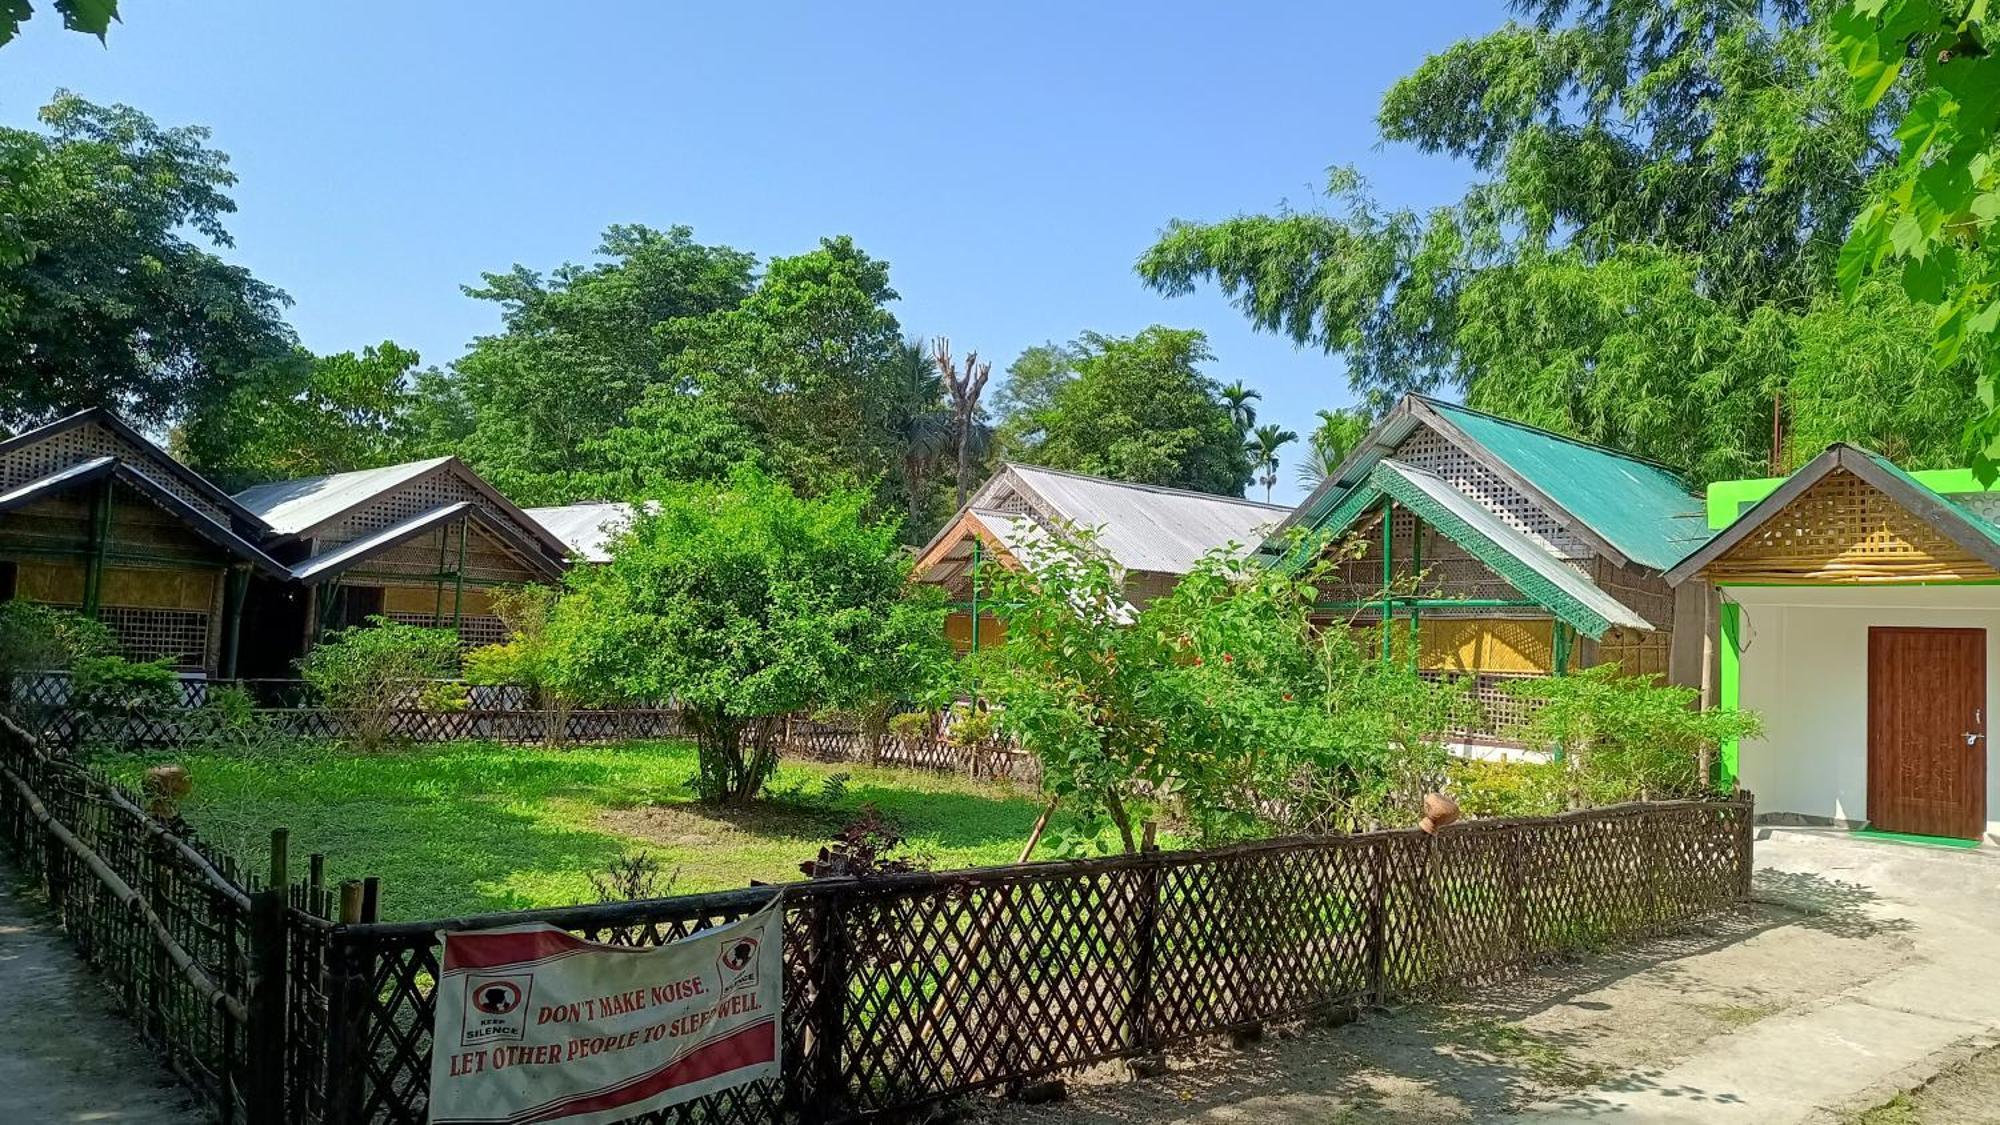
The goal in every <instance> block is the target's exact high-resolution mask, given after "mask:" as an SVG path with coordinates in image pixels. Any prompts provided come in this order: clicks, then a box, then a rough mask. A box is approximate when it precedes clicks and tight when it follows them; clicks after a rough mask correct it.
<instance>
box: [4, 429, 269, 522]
mask: <svg viewBox="0 0 2000 1125" xmlns="http://www.w3.org/2000/svg"><path fill="white" fill-rule="evenodd" d="M98 457H116V458H118V459H119V460H120V461H123V462H125V463H126V464H127V465H129V466H131V467H132V468H134V469H137V470H139V471H140V472H142V473H145V474H146V475H147V476H148V477H149V478H151V479H152V480H153V481H154V482H156V483H157V484H159V486H160V487H161V488H164V489H166V490H167V491H168V492H171V493H173V494H174V495H175V496H178V497H180V498H181V499H182V500H185V501H187V502H188V503H189V504H192V505H194V509H195V511H198V512H201V513H203V514H205V515H208V516H210V517H212V518H213V519H214V520H215V521H216V522H217V523H220V524H222V525H223V526H224V527H227V526H229V513H227V512H225V511H223V510H222V508H221V507H220V506H219V505H217V504H216V503H215V502H214V501H213V500H210V499H209V498H208V497H206V496H204V495H202V494H201V493H200V492H198V491H196V490H195V489H193V488H191V487H189V486H188V484H187V483H186V482H185V481H183V480H181V478H180V477H179V476H177V475H176V474H175V473H174V472H172V471H171V470H170V469H169V468H167V466H166V465H164V464H162V462H163V461H166V460H168V458H167V455H166V454H165V453H164V452H162V451H161V450H159V449H156V448H154V447H152V446H150V445H135V444H133V443H132V442H130V441H127V440H126V439H125V438H123V437H121V436H119V435H118V434H116V433H113V432H112V431H110V430H108V429H106V428H105V427H103V426H100V425H98V424H97V423H96V422H85V423H83V424H82V425H78V426H71V427H69V428H68V429H65V430H60V431H58V432H56V433H53V434H50V435H48V436H47V437H45V438H43V439H41V440H40V441H35V442H30V443H28V444H27V445H24V446H22V447H21V448H19V449H15V450H10V451H9V452H8V453H7V454H6V455H5V456H4V457H0V491H5V490H7V489H14V488H19V487H21V486H22V485H24V484H31V483H33V482H35V481H38V480H41V479H42V478H43V477H46V476H48V475H50V474H51V473H56V472H60V471H62V470H63V469H67V468H69V467H70V466H71V465H75V464H78V463H80V462H84V461H89V460H93V459H95V458H98Z"/></svg>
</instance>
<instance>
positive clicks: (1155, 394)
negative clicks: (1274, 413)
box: [1001, 325, 1251, 496]
mask: <svg viewBox="0 0 2000 1125" xmlns="http://www.w3.org/2000/svg"><path fill="white" fill-rule="evenodd" d="M1213 358H1214V357H1213V356H1212V355H1211V354H1210V352H1209V350H1208V339H1207V337H1205V336H1203V335H1202V334H1201V333H1200V332H1198V331H1194V330H1192V329H1174V328H1164V327H1161V326H1158V325H1155V326H1153V327H1151V328H1148V329H1146V330H1145V331H1143V332H1141V333H1139V334H1138V335H1137V336H1132V337H1125V338H1120V337H1114V336H1101V335H1098V334H1096V333H1091V334H1088V335H1085V336H1084V337H1083V338H1082V339H1081V340H1079V341H1077V342H1076V343H1075V344H1074V345H1072V346H1071V347H1070V348H1068V349H1066V350H1065V351H1064V352H1062V353H1061V359H1062V360H1063V365H1062V366H1060V367H1058V366H1056V364H1055V362H1054V360H1055V359H1056V357H1055V356H1052V355H1048V354H1046V353H1044V354H1040V355H1037V356H1036V366H1037V367H1043V366H1046V368H1047V370H1046V371H1037V377H1038V378H1040V379H1043V380H1044V381H1045V386H1044V388H1042V389H1045V391H1046V393H1037V394H1036V396H1035V397H1034V398H1032V399H1028V400H1026V401H1028V402H1029V403H1030V405H1029V406H1028V407H1027V411H1028V412H1027V413H1024V414H1021V415H1016V416H1014V417H1011V418H1003V420H1002V422H1001V428H1002V431H1003V432H1006V433H1011V434H1012V435H1013V441H1014V444H1013V445H1012V446H1011V447H1010V449H1009V455H1010V456H1015V457H1019V458H1020V459H1022V460H1026V461H1032V462H1035V463H1037V464H1040V465H1046V466H1048V467H1049V468H1053V469H1070V470H1073V471H1076V472H1081V473H1091V474H1093V475H1097V476H1106V477H1112V478H1115V479H1118V480H1126V481H1133V482H1135V483H1139V484H1160V485H1168V486H1172V487H1176V488H1189V489H1194V490H1196V491H1200V492H1213V493H1218V494H1222V495H1228V496H1241V495H1242V494H1243V487H1244V485H1246V484H1247V483H1249V480H1250V473H1251V465H1250V455H1249V453H1248V452H1247V451H1246V450H1245V449H1244V445H1243V437H1242V435H1241V434H1240V433H1239V432H1238V431H1237V429H1236V424H1235V422H1234V421H1233V420H1232V419H1231V418H1230V413H1229V407H1228V406H1227V405H1226V404H1225V403H1224V402H1223V400H1222V391H1221V388H1220V386H1218V385H1217V384H1216V382H1215V380H1213V379H1211V378H1209V377H1208V376H1207V375H1204V374H1203V373H1202V371H1201V365H1202V364H1204V363H1207V362H1208V361H1209V360H1211V359H1213ZM1025 359H1026V357H1024V360H1025ZM1015 366H1016V367H1017V368H1018V367H1020V366H1021V363H1020V362H1017V363H1016V365H1015ZM1072 371H1073V374H1071V372H1072ZM1012 382H1013V381H1012V380H1010V388H1009V389H1010V390H1011V389H1013V388H1012ZM1017 401H1018V400H1017Z"/></svg>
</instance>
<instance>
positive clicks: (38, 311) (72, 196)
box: [0, 92, 292, 427]
mask: <svg viewBox="0 0 2000 1125" xmlns="http://www.w3.org/2000/svg"><path fill="white" fill-rule="evenodd" d="M40 119H41V123H42V126H43V131H36V130H31V129H0V369H4V372H5V374H4V375H0V425H5V426H9V427H21V426H25V425H30V424H34V423H38V422H42V421H46V420H48V419H49V418H50V417H52V416H54V415H57V414H61V413H64V412H67V411H71V410H77V409H81V408H83V407H88V406H111V407H113V408H115V409H118V410H120V411H122V412H124V413H126V414H128V415H130V416H132V417H135V418H138V419H141V420H144V421H147V422H176V421H180V420H182V419H184V418H187V417H189V416H190V415H194V414H197V413H199V412H200V411H202V410H204V409H209V408H212V407H214V406H215V405H216V404H218V403H219V402H221V401H222V400H223V399H225V398H226V397H227V395H228V393H229V390H230V388H231V386H232V385H233V383H234V382H235V380H236V379H237V378H238V377H240V376H241V375H242V374H243V373H244V372H245V371H247V370H249V369H250V368H251V367H253V366H254V365H256V364H257V363H259V362H260V361H263V360H266V359H270V358H273V357H276V356H281V355H284V354H285V353H287V352H288V351H289V350H290V348H291V346H292V335H291V330H290V329H289V328H288V327H287V326H286V325H285V323H284V320H283V319H282V310H283V307H284V305H285V304H286V303H287V298H286V297H285V295H284V294H283V293H281V292H279V291H278V290H276V289H274V288H272V287H271V286H269V285H266V284H264V283H263V282H260V281H258V280H257V279H256V278H254V277H252V276H251V275H250V273H249V271H247V270H245V269H243V268H241V267H239V266H233V265H230V264H229V263H228V262H225V261H223V260H222V259H221V258H220V257H217V256H216V254H215V253H214V252H213V251H212V250H211V249H208V248H207V247H210V246H212V247H227V246H229V245H230V237H229V231H228V228H227V227H225V226H224V225H223V220H224V218H225V217H226V216H227V215H229V214H230V213H232V212H233V211H235V209H236V205H235V203H234V202H233V201H232V200H231V199H230V197H229V194H228V191H229V188H230V187H231V186H232V185H234V184H235V182H236V176H235V174H234V173H232V172H231V171H230V170H229V158H228V157H227V156H225V155H224V154H223V153H221V152H219V151H217V150H216V149H214V148H211V147H210V146H209V144H208V138H209V134H208V130H206V129H202V128H198V127H181V128H163V127H161V126H160V125H158V124H156V123H154V121H153V120H152V119H151V118H149V117H147V116H146V115H145V114H143V113H140V112H139V111H137V110H135V109H132V108H130V107H127V106H100V105H94V104H92V103H90V102H87V101H85V100H83V99H82V98H79V97H77V96H76V95H74V94H70V93H66V92H62V93H58V94H57V95H56V97H55V99H54V100H53V101H51V102H50V103H49V104H48V105H46V106H44V107H43V108H42V110H41V113H40ZM203 243H206V246H204V245H203Z"/></svg>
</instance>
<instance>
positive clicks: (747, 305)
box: [660, 237, 902, 492]
mask: <svg viewBox="0 0 2000 1125" xmlns="http://www.w3.org/2000/svg"><path fill="white" fill-rule="evenodd" d="M895 299H896V291H895V290H894V289H892V288H890V287H889V267H888V263H886V262H883V261H880V260H879V259H876V258H871V257H869V256H868V255H867V254H866V253H865V252H863V251H862V250H861V249H860V248H859V247H857V246H856V245H854V241H853V240H852V239H850V238H846V237H841V238H828V239H822V240H821V242H820V245H819V248H818V249H816V250H813V251H811V252H809V253H806V254H800V255H797V256H795V257H790V258H776V259H773V260H772V261H771V263H770V266H769V267H768V268H767V269H766V270H765V273H764V276H763V278H762V280H761V281H760V282H759V283H758V285H757V287H756V290H755V291H754V292H752V293H751V294H750V295H749V296H748V297H746V298H745V299H744V300H743V301H742V302H741V303H740V304H738V305H736V306H734V307H731V308H727V309H723V310H720V311H717V312H712V313H710V314H708V315H706V316H701V317H689V318H683V319H681V320H677V321H675V322H673V323H671V324H669V325H667V326H666V327H665V328H664V329H663V330H662V332H661V335H660V338H661V340H662V342H663V343H664V344H665V345H666V346H667V347H669V348H671V349H672V350H673V351H674V353H675V355H674V360H673V367H674V370H675V371H676V372H677V373H678V377H679V378H680V380H681V381H682V382H683V383H684V384H686V385H690V386H693V387H695V388H697V389H698V390H699V391H700V393H701V394H702V395H703V396H705V397H709V398H712V399H713V400H714V401H715V402H716V403H717V404H718V405H720V406H721V407H722V408H723V409H724V410H726V411H727V412H728V413H729V414H730V416H732V417H734V418H735V419H736V420H737V421H738V422H739V423H741V424H742V425H743V426H745V427H746V428H747V429H749V430H750V431H751V432H752V433H753V434H755V435H756V437H757V441H758V444H759V445H760V447H761V448H762V449H763V450H764V455H765V459H764V463H765V464H766V465H768V466H770V467H771V468H772V470H773V471H774V472H779V473H782V474H783V475H784V477H785V479H786V480H788V481H790V482H791V483H792V484H794V485H796V486H797V487H799V488H800V489H802V490H804V491H806V492H822V491H834V490H838V489H840V488H842V487H844V486H847V485H851V484H862V485H872V484H874V483H875V482H877V481H879V480H882V479H884V478H885V477H886V476H887V475H888V474H889V473H890V472H891V471H892V470H893V468H894V467H895V464H896V462H897V461H898V460H899V459H900V457H899V454H898V451H897V449H896V448H895V446H894V445H893V444H892V442H891V438H890V435H889V433H888V431H887V428H886V427H884V426H883V425H882V419H883V417H884V415H885V413H886V405H887V402H888V400H889V397H890V393H889V392H890V387H891V385H892V381H893V372H894V370H895V367H896V361H897V357H898V354H899V352H900V349H901V347H902V336H901V330H900V328H899V327H898V325H897V323H896V318H895V316H894V315H892V314H891V313H890V312H889V310H888V309H887V308H886V307H885V306H886V305H887V304H888V302H890V301H893V300H895Z"/></svg>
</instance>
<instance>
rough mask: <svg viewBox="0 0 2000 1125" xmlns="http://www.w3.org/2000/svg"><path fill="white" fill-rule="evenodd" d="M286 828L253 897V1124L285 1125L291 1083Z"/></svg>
mask: <svg viewBox="0 0 2000 1125" xmlns="http://www.w3.org/2000/svg"><path fill="white" fill-rule="evenodd" d="M288 836H289V834H288V833H287V832H286V830H285V829H283V828H278V829H273V830H272V832H271V878H270V882H269V883H268V884H267V885H266V886H265V887H264V889H263V890H261V891H256V892H253V893H252V894H251V895H250V997H249V1004H248V1005H247V1007H248V1008H249V1009H250V1025H249V1026H248V1027H247V1028H245V1029H244V1034H245V1035H246V1037H247V1038H248V1040H249V1048H250V1050H249V1055H250V1057H249V1059H248V1062H249V1064H250V1082H249V1090H248V1091H247V1092H248V1094H249V1098H248V1105H247V1109H248V1117H249V1121H250V1125H283V1122H284V1120H285V1092H286V1089H287V1087H288V1086H289V1085H290V1083H289V1082H288V1081H287V1080H286V1073H285V1068H286V1064H287V1063H288V1062H289V1060H290V1058H291V1052H290V1051H288V1050H286V1043H287V1040H288V1038H289V1032H290V1030H291V1004H290V1000H291V997H290V989H289V987H288V985H289V984H290V973H289V972H288V970H289V968H290V952H291V951H290V949H289V947H288V945H287V942H288V939H289V936H290V935H289V928H288V927H287V926H286V924H285V894H286V889H287V887H288V886H289V884H290V881H291V879H290V872H289V871H288V870H287V857H286V854H285V853H286V847H287V843H288Z"/></svg>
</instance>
